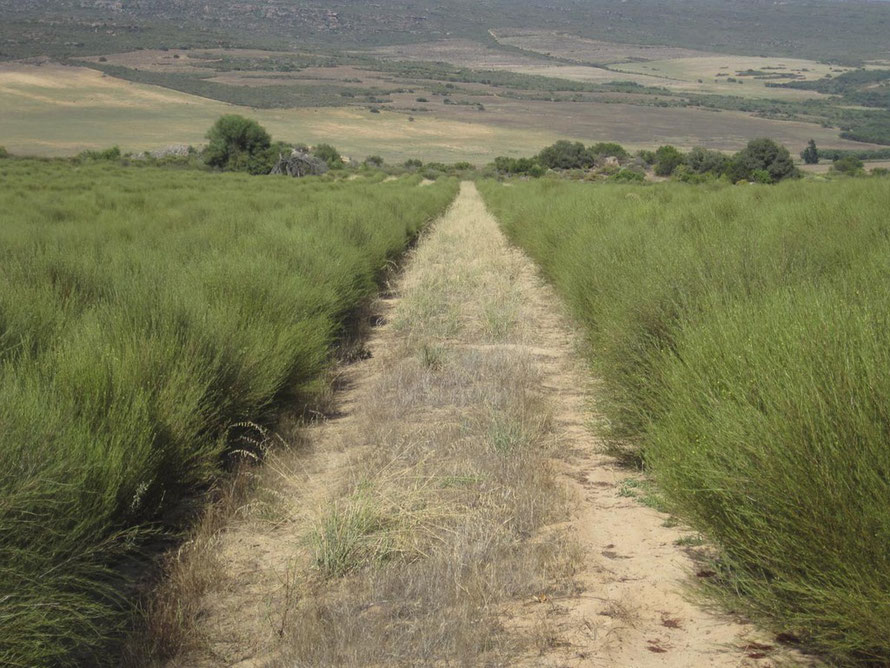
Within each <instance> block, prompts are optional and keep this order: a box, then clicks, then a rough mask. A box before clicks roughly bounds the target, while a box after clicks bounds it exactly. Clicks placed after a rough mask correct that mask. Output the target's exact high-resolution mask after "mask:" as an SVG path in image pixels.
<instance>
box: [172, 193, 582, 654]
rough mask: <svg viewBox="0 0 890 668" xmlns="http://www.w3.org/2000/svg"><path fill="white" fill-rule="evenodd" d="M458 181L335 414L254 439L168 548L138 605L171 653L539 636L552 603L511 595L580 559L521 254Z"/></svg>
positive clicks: (531, 641)
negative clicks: (234, 496) (239, 488)
mask: <svg viewBox="0 0 890 668" xmlns="http://www.w3.org/2000/svg"><path fill="white" fill-rule="evenodd" d="M464 187H465V188H470V189H472V191H471V192H469V193H465V196H464V197H461V198H460V199H459V200H458V202H457V204H456V205H455V206H454V207H453V208H452V210H451V211H450V213H449V214H448V215H446V217H445V218H444V219H443V220H442V221H440V223H439V224H437V225H436V226H435V228H434V229H433V231H432V232H431V233H430V234H429V236H428V237H427V238H426V239H425V240H424V241H423V243H421V244H420V245H419V247H418V249H417V250H416V251H415V252H414V255H413V258H412V259H411V261H410V263H409V265H408V269H407V272H406V274H405V276H404V278H403V279H402V281H401V284H400V286H399V294H400V298H399V299H398V300H396V303H395V305H394V306H393V307H392V308H391V313H386V314H384V316H385V319H386V320H387V321H388V323H389V324H388V325H386V326H385V327H384V328H383V330H382V331H381V334H380V335H379V337H378V338H377V339H376V340H372V342H371V350H372V351H373V353H374V357H373V358H372V359H370V360H367V361H365V362H362V363H360V364H358V365H353V366H352V367H347V368H346V369H345V371H344V373H345V376H344V380H343V383H342V384H343V385H345V386H346V387H347V388H348V389H347V390H346V392H345V393H344V394H342V395H341V408H342V410H343V411H344V413H345V417H342V418H340V419H336V420H330V421H323V422H321V423H319V425H318V426H317V427H316V428H310V429H309V430H308V431H307V432H305V433H306V435H307V437H306V441H305V443H304V444H303V445H302V446H301V447H297V448H289V449H278V450H273V451H271V452H270V453H269V456H268V457H267V459H266V465H265V466H264V468H263V469H262V471H260V472H259V473H258V478H257V479H256V481H255V484H254V485H253V492H252V494H251V496H250V499H249V502H248V503H240V504H235V506H236V507H235V509H234V511H233V510H231V509H228V510H225V509H224V510H225V512H228V520H226V521H225V522H223V526H224V530H223V531H221V530H220V525H219V523H217V522H216V521H215V519H214V518H209V521H208V526H207V527H206V529H201V530H200V531H199V534H198V535H199V537H200V539H197V538H196V540H195V541H194V542H193V543H190V546H191V545H194V546H195V547H194V550H193V551H192V552H191V554H188V553H187V554H184V555H183V558H182V559H180V558H177V559H176V560H175V563H174V564H173V568H172V569H171V577H170V579H169V580H168V582H169V585H168V587H169V591H170V592H171V593H170V595H167V593H166V592H167V586H165V589H164V590H163V591H162V593H161V602H160V603H158V604H157V605H156V606H155V609H156V610H157V613H158V620H159V621H158V622H155V624H156V625H157V624H162V625H170V626H173V627H174V628H173V630H172V633H171V631H170V629H167V628H159V629H157V630H158V631H159V632H160V636H161V637H162V638H163V637H164V636H170V637H171V641H170V642H172V643H173V644H174V645H176V643H178V645H179V646H178V647H175V646H174V647H173V649H174V650H176V649H179V651H173V652H169V651H167V652H165V653H164V654H163V656H164V658H166V659H168V660H172V663H173V664H176V665H182V664H188V665H219V664H220V663H223V664H230V663H236V662H238V661H244V660H249V661H254V662H258V663H262V665H287V666H291V665H308V666H322V665H344V664H345V665H394V664H395V665H418V664H430V663H449V664H450V663H454V664H463V665H478V664H496V665H503V664H506V663H509V662H510V661H511V660H512V659H515V658H516V657H519V656H529V655H532V656H534V655H536V654H537V653H538V652H542V651H545V650H546V649H547V648H552V646H553V643H554V642H557V640H558V638H557V634H556V629H557V622H556V620H555V617H554V615H555V614H556V612H555V610H556V609H555V608H554V607H553V606H552V605H550V606H537V607H536V608H535V610H540V613H539V614H538V616H537V617H534V619H533V621H531V622H529V620H528V612H527V610H525V608H524V603H526V602H536V601H544V600H547V601H550V600H552V599H554V598H559V597H562V596H566V595H573V594H575V593H577V591H578V590H579V587H580V586H579V584H578V581H577V578H576V572H577V570H578V567H579V563H580V561H581V559H582V556H581V552H580V550H579V548H578V546H577V544H576V543H575V542H574V539H572V538H571V537H570V536H569V535H568V534H567V533H566V532H565V531H564V530H563V529H561V528H560V525H559V523H560V522H562V521H563V520H565V519H566V518H567V516H568V510H569V503H568V499H567V492H566V491H565V488H564V487H563V485H561V484H559V483H558V482H557V481H556V479H555V476H554V474H553V472H552V471H551V466H550V463H549V461H550V460H549V457H550V454H551V449H552V447H553V446H554V445H555V439H554V437H553V426H552V423H551V419H550V416H551V412H552V411H551V406H550V404H549V403H548V400H547V399H546V398H545V397H544V396H543V395H542V393H541V390H540V386H541V370H540V369H539V367H538V364H537V363H536V361H535V354H534V351H535V349H534V348H533V347H532V346H531V344H532V343H533V342H534V341H533V340H532V338H533V326H534V323H533V322H531V318H530V313H528V312H527V311H526V310H525V308H526V306H525V305H524V300H523V295H524V291H525V290H526V289H527V287H528V285H529V283H528V282H529V281H530V280H532V276H531V269H530V265H529V264H528V261H527V260H525V259H524V258H523V257H522V256H521V255H520V254H518V253H517V252H516V251H515V250H512V249H509V248H508V247H507V245H506V242H505V240H504V239H503V237H502V236H501V234H500V232H499V231H498V230H497V227H496V223H495V222H494V220H493V219H491V218H490V217H489V216H488V215H487V214H486V212H485V211H484V207H483V205H482V202H481V199H480V198H479V197H478V195H477V194H476V193H475V190H474V189H473V187H472V186H466V185H465V186H464ZM222 512H223V511H221V513H222ZM189 549H190V550H191V549H192V548H191V547H190V548H189ZM208 580H209V582H208ZM168 599H169V600H168ZM517 611H520V612H517ZM516 614H519V616H520V617H522V618H523V619H522V622H521V623H518V622H515V621H514V620H513V619H512V618H513V617H514V616H515V615H516ZM202 616H203V619H202V620H201V621H200V622H199V623H197V624H192V623H191V620H193V619H197V618H199V617H202ZM183 621H184V623H182V622H183ZM177 625H181V626H180V628H178V629H177V628H175V627H176V626H177Z"/></svg>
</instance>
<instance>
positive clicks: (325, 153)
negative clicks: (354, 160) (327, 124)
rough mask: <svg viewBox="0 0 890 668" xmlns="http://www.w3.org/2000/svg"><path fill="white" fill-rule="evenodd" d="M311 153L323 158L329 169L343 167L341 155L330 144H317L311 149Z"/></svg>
mask: <svg viewBox="0 0 890 668" xmlns="http://www.w3.org/2000/svg"><path fill="white" fill-rule="evenodd" d="M312 155H314V156H315V157H316V158H320V159H322V160H324V161H325V162H326V163H327V164H328V168H329V169H343V157H342V156H341V155H340V151H338V150H337V149H335V148H334V147H333V146H331V145H330V144H318V145H317V146H316V147H314V148H313V149H312Z"/></svg>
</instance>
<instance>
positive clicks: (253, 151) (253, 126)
mask: <svg viewBox="0 0 890 668" xmlns="http://www.w3.org/2000/svg"><path fill="white" fill-rule="evenodd" d="M207 141H208V144H207V148H205V149H204V161H205V162H206V163H207V164H208V165H210V166H211V167H217V168H219V169H222V170H224V171H228V172H248V173H250V174H268V173H269V170H270V169H271V168H272V156H270V155H269V149H270V148H271V146H272V138H271V137H270V136H269V133H268V132H266V130H265V129H264V128H263V127H262V126H261V125H260V124H259V123H257V122H256V121H255V120H253V119H250V118H245V117H244V116H239V115H238V114H227V115H225V116H220V117H219V118H218V119H217V121H216V123H214V124H213V126H212V127H211V128H210V130H208V131H207Z"/></svg>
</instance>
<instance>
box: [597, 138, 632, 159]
mask: <svg viewBox="0 0 890 668" xmlns="http://www.w3.org/2000/svg"><path fill="white" fill-rule="evenodd" d="M587 152H588V153H589V154H590V155H591V156H593V158H594V159H596V158H608V157H613V158H618V159H624V158H626V157H627V155H628V154H627V151H626V150H625V149H624V147H623V146H622V145H621V144H616V143H615V142H599V143H598V144H593V145H592V146H590V147H588V149H587Z"/></svg>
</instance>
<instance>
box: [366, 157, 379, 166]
mask: <svg viewBox="0 0 890 668" xmlns="http://www.w3.org/2000/svg"><path fill="white" fill-rule="evenodd" d="M365 164H366V165H371V166H372V167H383V158H381V157H380V156H379V155H369V156H368V157H367V158H365Z"/></svg>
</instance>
